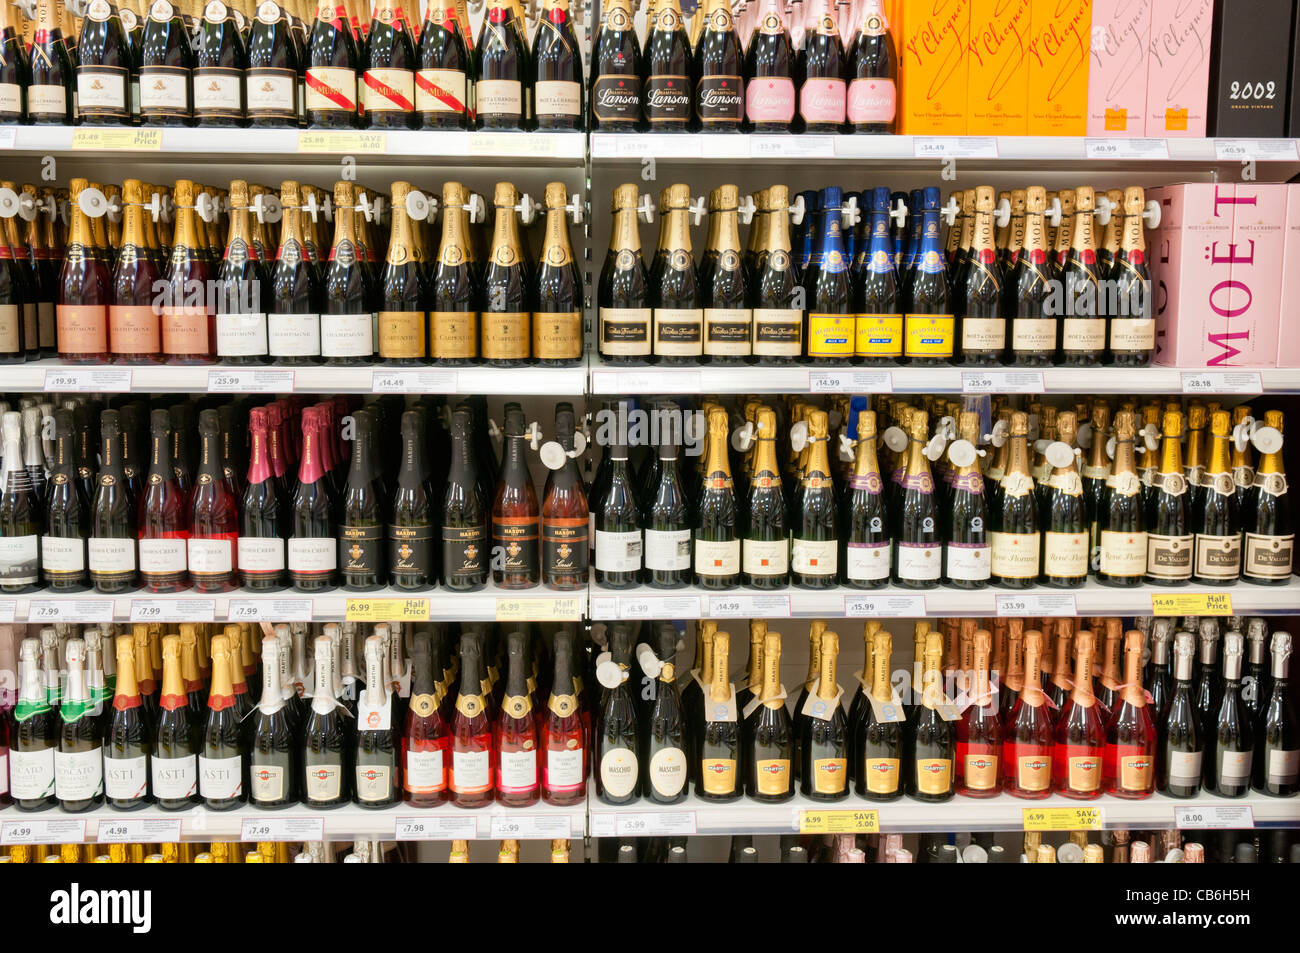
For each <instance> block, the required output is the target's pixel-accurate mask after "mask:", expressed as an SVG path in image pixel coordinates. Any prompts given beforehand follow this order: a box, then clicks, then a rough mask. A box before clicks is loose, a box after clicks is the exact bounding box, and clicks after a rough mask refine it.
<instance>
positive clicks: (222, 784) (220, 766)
mask: <svg viewBox="0 0 1300 953" xmlns="http://www.w3.org/2000/svg"><path fill="white" fill-rule="evenodd" d="M243 793H244V781H243V777H242V773H241V759H240V758H239V757H234V758H205V757H204V756H203V755H199V796H200V797H205V798H215V799H221V800H224V799H227V798H235V797H239V796H240V795H241V794H243Z"/></svg>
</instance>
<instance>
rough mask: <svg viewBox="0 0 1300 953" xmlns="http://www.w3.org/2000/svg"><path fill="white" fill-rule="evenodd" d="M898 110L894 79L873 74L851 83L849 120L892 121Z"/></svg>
mask: <svg viewBox="0 0 1300 953" xmlns="http://www.w3.org/2000/svg"><path fill="white" fill-rule="evenodd" d="M897 112H898V90H897V89H896V88H895V86H894V81H893V80H892V79H885V78H882V77H875V76H873V77H871V78H870V79H855V80H853V82H851V83H849V101H848V115H849V122H852V123H881V124H884V123H891V122H893V121H894V116H895V115H896V114H897Z"/></svg>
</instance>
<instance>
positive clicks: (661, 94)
mask: <svg viewBox="0 0 1300 953" xmlns="http://www.w3.org/2000/svg"><path fill="white" fill-rule="evenodd" d="M645 116H646V119H648V120H650V122H651V124H652V125H653V124H654V123H657V122H683V123H684V122H689V121H690V118H691V83H690V79H689V78H687V77H685V76H667V75H661V76H651V77H650V81H649V82H648V83H646V90H645Z"/></svg>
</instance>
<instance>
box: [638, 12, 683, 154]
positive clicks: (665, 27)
mask: <svg viewBox="0 0 1300 953" xmlns="http://www.w3.org/2000/svg"><path fill="white" fill-rule="evenodd" d="M648 30H649V35H648V36H647V37H646V42H645V75H646V85H645V118H646V121H647V122H648V123H649V124H650V129H651V130H652V131H654V132H686V131H687V129H688V127H689V126H690V122H691V111H692V109H691V107H692V101H691V82H690V72H691V44H690V39H689V38H688V37H687V35H686V24H685V21H684V20H683V19H682V8H681V5H680V4H679V3H678V0H659V2H657V3H656V4H655V6H654V16H653V18H652V19H651V20H650V23H649V26H648Z"/></svg>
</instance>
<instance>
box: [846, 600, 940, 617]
mask: <svg viewBox="0 0 1300 953" xmlns="http://www.w3.org/2000/svg"><path fill="white" fill-rule="evenodd" d="M844 614H845V615H846V616H848V617H849V618H851V619H860V618H875V617H889V618H895V619H914V618H919V617H921V616H924V615H925V596H923V595H915V596H912V595H907V596H845V597H844Z"/></svg>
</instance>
